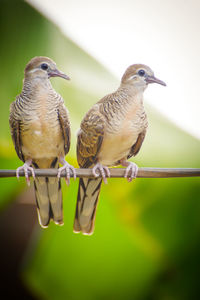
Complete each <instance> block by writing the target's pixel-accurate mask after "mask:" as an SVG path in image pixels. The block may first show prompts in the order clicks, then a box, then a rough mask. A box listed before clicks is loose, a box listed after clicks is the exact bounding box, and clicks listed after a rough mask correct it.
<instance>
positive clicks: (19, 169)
mask: <svg viewBox="0 0 200 300" xmlns="http://www.w3.org/2000/svg"><path fill="white" fill-rule="evenodd" d="M31 164H32V160H27V161H26V162H25V163H24V164H23V166H21V167H19V168H17V170H16V177H17V179H19V172H20V171H24V175H25V178H26V183H27V185H28V186H30V178H29V176H28V171H31V174H32V177H33V179H35V172H34V169H33V168H32V167H30V166H31Z"/></svg>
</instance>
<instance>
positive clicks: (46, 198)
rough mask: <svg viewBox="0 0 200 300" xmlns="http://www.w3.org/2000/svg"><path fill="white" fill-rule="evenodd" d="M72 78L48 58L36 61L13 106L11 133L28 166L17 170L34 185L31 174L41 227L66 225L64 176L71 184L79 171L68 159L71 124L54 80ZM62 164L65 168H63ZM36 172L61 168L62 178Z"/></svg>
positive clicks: (59, 170) (31, 63)
mask: <svg viewBox="0 0 200 300" xmlns="http://www.w3.org/2000/svg"><path fill="white" fill-rule="evenodd" d="M51 77H62V78H64V79H67V80H69V77H68V76H67V75H65V74H64V73H62V72H60V71H59V70H58V69H57V67H56V64H55V62H53V61H52V60H51V59H50V58H48V57H42V56H39V57H35V58H33V59H31V61H30V62H29V63H28V64H27V66H26V68H25V77H24V82H23V89H22V92H21V94H20V95H19V96H17V97H16V100H15V101H14V102H13V103H12V104H11V106H10V118H9V123H10V130H11V135H12V140H13V143H14V145H15V150H16V152H17V155H18V157H19V158H20V159H21V160H22V161H23V162H24V165H23V166H22V167H19V168H18V169H17V170H16V176H17V178H19V171H20V170H24V173H25V177H26V181H27V184H28V185H30V179H29V176H28V171H31V173H32V176H33V178H34V187H35V195H36V202H37V211H38V218H39V223H40V225H41V226H42V227H44V228H45V227H47V226H48V224H49V221H50V220H51V219H53V221H54V222H55V223H56V224H59V225H62V224H63V212H62V192H61V181H60V175H61V172H62V171H63V170H66V174H67V177H66V181H67V183H69V177H70V170H71V171H72V173H73V175H74V178H75V177H76V174H75V169H74V167H73V166H71V165H70V164H68V163H67V162H66V161H65V159H64V156H65V155H66V154H67V153H68V151H69V148H70V121H69V115H68V110H67V108H66V107H65V105H64V101H63V99H62V97H61V96H60V95H59V94H58V93H56V91H55V90H54V89H53V87H52V85H51V83H50V80H49V79H50V78H51ZM59 163H61V164H63V167H60V168H59ZM34 168H36V169H37V168H41V169H44V168H45V169H46V168H58V178H53V177H37V178H36V177H35V172H34Z"/></svg>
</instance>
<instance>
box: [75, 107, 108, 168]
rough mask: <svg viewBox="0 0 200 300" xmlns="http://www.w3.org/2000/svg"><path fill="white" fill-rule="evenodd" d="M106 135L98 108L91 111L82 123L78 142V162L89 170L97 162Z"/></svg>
mask: <svg viewBox="0 0 200 300" xmlns="http://www.w3.org/2000/svg"><path fill="white" fill-rule="evenodd" d="M103 135H104V118H103V116H102V115H101V114H100V112H99V110H97V109H96V108H93V109H91V110H90V111H89V112H88V113H87V114H86V116H85V118H84V119H83V121H82V123H81V129H80V132H79V134H78V141H77V160H78V164H79V166H80V167H84V168H88V167H90V166H91V165H92V164H94V163H96V162H97V159H98V153H99V150H100V148H101V144H102V140H103Z"/></svg>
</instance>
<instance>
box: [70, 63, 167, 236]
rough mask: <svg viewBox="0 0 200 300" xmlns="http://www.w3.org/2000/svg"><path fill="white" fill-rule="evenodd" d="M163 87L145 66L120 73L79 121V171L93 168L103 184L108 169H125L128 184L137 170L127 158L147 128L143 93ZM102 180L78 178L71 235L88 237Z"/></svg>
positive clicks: (92, 226)
mask: <svg viewBox="0 0 200 300" xmlns="http://www.w3.org/2000/svg"><path fill="white" fill-rule="evenodd" d="M154 82H155V83H159V84H161V85H164V86H165V85H166V84H165V83H164V82H163V81H161V80H159V79H157V78H155V77H154V73H153V71H152V70H151V69H150V68H149V67H148V66H146V65H142V64H135V65H132V66H130V67H129V68H128V69H127V70H126V72H125V73H124V75H123V77H122V79H121V84H120V86H119V88H118V90H117V91H116V92H114V93H112V94H109V95H107V96H105V97H104V98H103V99H101V100H100V101H99V102H97V103H96V104H95V105H94V106H93V107H92V108H91V109H90V110H89V111H88V113H87V114H86V115H85V117H84V119H83V121H82V122H81V126H80V127H81V128H80V131H79V133H78V141H77V159H78V163H79V166H80V167H82V168H93V174H94V176H95V177H98V176H99V175H98V174H97V172H96V171H97V170H98V172H99V173H100V174H101V176H102V178H103V180H104V182H105V183H106V182H107V181H106V176H107V177H109V175H110V172H109V169H108V166H116V165H119V164H121V165H122V166H124V167H126V171H125V175H124V177H125V178H127V179H128V180H129V181H131V180H132V179H133V178H135V177H136V176H137V171H138V167H137V165H136V164H134V163H133V162H128V161H127V159H128V158H130V157H132V156H135V155H136V154H137V153H138V152H139V150H140V148H141V146H142V143H143V140H144V137H145V134H146V129H147V126H148V122H147V116H146V113H145V111H144V106H143V92H144V90H145V89H146V88H147V86H148V84H149V83H154ZM102 178H96V179H92V178H90V179H88V178H80V181H79V190H78V199H77V205H76V214H75V221H74V232H80V231H82V233H83V234H92V233H93V230H94V222H95V215H96V208H97V203H98V197H99V192H100V188H101V183H102Z"/></svg>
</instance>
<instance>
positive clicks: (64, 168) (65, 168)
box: [57, 157, 76, 185]
mask: <svg viewBox="0 0 200 300" xmlns="http://www.w3.org/2000/svg"><path fill="white" fill-rule="evenodd" d="M59 161H60V163H62V164H63V166H62V167H60V168H59V169H58V175H57V177H58V179H60V176H61V173H62V171H65V172H66V177H65V181H66V184H67V185H69V184H70V171H71V172H72V174H73V177H74V180H75V179H76V171H75V168H74V167H73V166H71V165H70V164H69V163H68V162H67V161H66V160H65V159H64V158H63V157H61V158H60V160H59Z"/></svg>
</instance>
